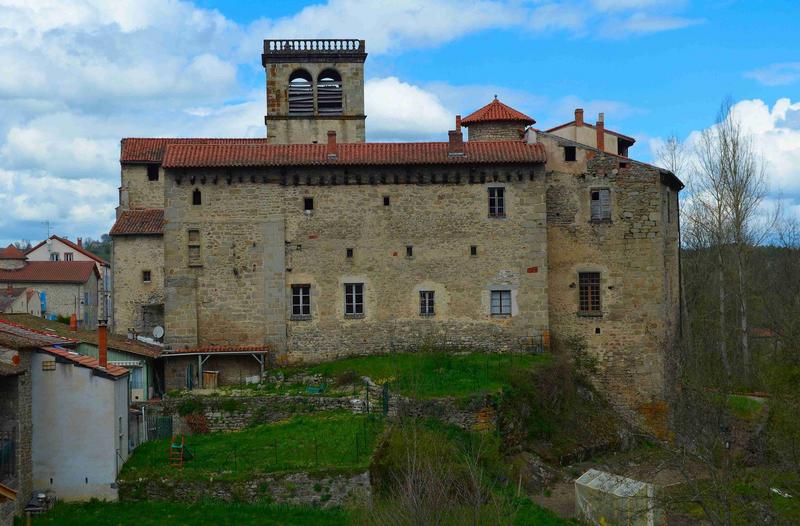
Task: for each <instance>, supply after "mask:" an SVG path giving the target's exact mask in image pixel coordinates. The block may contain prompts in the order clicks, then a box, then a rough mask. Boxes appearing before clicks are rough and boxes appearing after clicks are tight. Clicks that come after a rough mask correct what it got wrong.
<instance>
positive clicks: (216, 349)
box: [161, 345, 272, 358]
mask: <svg viewBox="0 0 800 526" xmlns="http://www.w3.org/2000/svg"><path fill="white" fill-rule="evenodd" d="M270 351H272V346H270V345H206V346H201V347H189V348H186V349H174V350H172V351H171V352H165V353H164V354H162V355H161V357H162V358H165V357H168V356H175V355H179V354H226V353H250V354H252V353H256V354H264V353H268V352H270Z"/></svg>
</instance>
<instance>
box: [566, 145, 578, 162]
mask: <svg viewBox="0 0 800 526" xmlns="http://www.w3.org/2000/svg"><path fill="white" fill-rule="evenodd" d="M576 159H577V152H576V150H575V147H574V146H564V160H565V161H567V162H572V161H574V160H576Z"/></svg>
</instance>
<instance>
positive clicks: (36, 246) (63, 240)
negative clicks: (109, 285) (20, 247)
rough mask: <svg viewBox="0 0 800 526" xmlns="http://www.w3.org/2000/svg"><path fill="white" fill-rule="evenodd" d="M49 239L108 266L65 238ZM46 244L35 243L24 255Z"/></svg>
mask: <svg viewBox="0 0 800 526" xmlns="http://www.w3.org/2000/svg"><path fill="white" fill-rule="evenodd" d="M50 239H55V240H58V241H61V242H62V243H64V244H65V245H67V246H68V247H69V248H71V249H72V250H75V251H77V252H80V253H81V254H83V255H84V256H86V257H89V258H92V259H93V260H95V261H97V262H98V263H100V264H101V265H106V266H108V261H106V260H105V259H103V258H101V257H100V256H98V255H97V254H92V253H91V252H89V251H88V250H86V249H85V248H83V247H82V246H80V245H78V244H77V243H73V242H72V241H70V240H69V239H67V238H65V237H60V236H56V235H52V236H50ZM46 242H47V240H44V241H41V242H40V243H37V244H36V245H34V246H32V247H31V248H29V249H28V250H26V251H25V254H30V253H31V252H33V251H34V250H36V249H37V248H39V247H40V246H42V245H44V244H45V243H46Z"/></svg>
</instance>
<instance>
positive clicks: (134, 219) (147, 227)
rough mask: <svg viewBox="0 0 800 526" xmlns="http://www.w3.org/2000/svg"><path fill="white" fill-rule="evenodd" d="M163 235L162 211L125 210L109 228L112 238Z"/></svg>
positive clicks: (153, 209)
mask: <svg viewBox="0 0 800 526" xmlns="http://www.w3.org/2000/svg"><path fill="white" fill-rule="evenodd" d="M163 233H164V210H163V209H161V208H140V209H132V210H125V211H124V212H122V213H121V214H120V216H119V218H117V221H116V223H114V226H113V227H112V228H111V232H110V234H111V235H112V236H129V235H162V234H163Z"/></svg>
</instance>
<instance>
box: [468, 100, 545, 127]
mask: <svg viewBox="0 0 800 526" xmlns="http://www.w3.org/2000/svg"><path fill="white" fill-rule="evenodd" d="M476 122H519V123H522V124H533V123H535V122H536V121H535V120H533V119H532V118H531V117H528V116H527V115H525V114H524V113H522V112H519V111H517V110H515V109H514V108H512V107H510V106H506V105H505V104H503V103H502V102H500V101H499V100H497V99H494V100H493V101H492V102H490V103H489V104H487V105H486V106H484V107H483V108H481V109H479V110H477V111H475V112H473V113H470V114H469V115H467V116H466V117H464V118H463V119H461V124H463V125H464V126H469V125H470V124H475V123H476Z"/></svg>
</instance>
